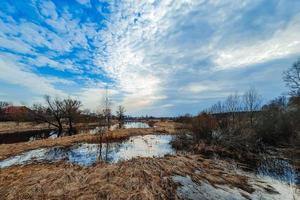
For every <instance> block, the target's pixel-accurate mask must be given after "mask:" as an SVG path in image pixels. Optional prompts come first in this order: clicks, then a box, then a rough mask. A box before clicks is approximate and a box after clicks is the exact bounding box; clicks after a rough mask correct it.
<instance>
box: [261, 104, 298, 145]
mask: <svg viewBox="0 0 300 200" xmlns="http://www.w3.org/2000/svg"><path fill="white" fill-rule="evenodd" d="M291 122H292V120H291V118H290V115H289V113H288V112H287V111H286V110H285V109H284V108H283V107H281V106H278V105H275V104H271V105H269V106H267V107H265V108H264V110H263V111H262V112H261V115H260V118H259V121H258V124H257V126H256V132H257V137H258V138H259V139H261V140H262V142H264V143H267V144H270V145H277V144H279V143H284V142H289V140H290V138H291V136H292V135H293V132H294V131H293V126H292V123H291Z"/></svg>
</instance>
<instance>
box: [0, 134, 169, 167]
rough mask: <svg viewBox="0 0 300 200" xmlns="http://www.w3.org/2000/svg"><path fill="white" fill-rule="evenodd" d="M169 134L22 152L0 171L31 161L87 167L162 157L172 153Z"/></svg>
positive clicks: (4, 162)
mask: <svg viewBox="0 0 300 200" xmlns="http://www.w3.org/2000/svg"><path fill="white" fill-rule="evenodd" d="M171 139H172V136H171V135H145V136H133V137H130V138H129V139H128V140H126V141H123V142H120V143H104V144H86V143H84V144H76V145H74V146H71V147H68V148H64V147H52V148H42V149H37V150H32V151H28V152H25V153H23V154H20V155H17V156H13V157H11V158H8V159H5V160H2V161H0V168H3V167H9V166H12V165H22V164H29V163H32V162H40V161H48V162H54V161H59V160H65V161H67V162H70V163H74V164H79V165H84V166H90V165H92V164H94V163H96V162H97V161H106V162H110V163H115V162H118V161H121V160H128V159H131V158H135V157H138V156H140V157H162V156H164V155H166V154H173V153H174V150H173V149H172V147H171V145H170V144H169V143H170V141H171Z"/></svg>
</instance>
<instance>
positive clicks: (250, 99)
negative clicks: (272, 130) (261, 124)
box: [243, 88, 261, 127]
mask: <svg viewBox="0 0 300 200" xmlns="http://www.w3.org/2000/svg"><path fill="white" fill-rule="evenodd" d="M243 104H244V110H245V111H247V112H248V113H249V117H250V124H251V127H253V117H254V113H255V112H256V111H258V110H259V109H260V107H261V96H260V95H259V94H258V92H257V91H256V90H255V88H250V89H249V90H248V91H247V92H245V93H244V95H243Z"/></svg>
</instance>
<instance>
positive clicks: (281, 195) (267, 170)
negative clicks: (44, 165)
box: [0, 135, 300, 200]
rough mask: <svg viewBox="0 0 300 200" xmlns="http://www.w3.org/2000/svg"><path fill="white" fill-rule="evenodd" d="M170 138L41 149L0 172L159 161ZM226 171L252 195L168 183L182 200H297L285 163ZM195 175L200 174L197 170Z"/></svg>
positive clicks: (185, 181) (183, 179)
mask: <svg viewBox="0 0 300 200" xmlns="http://www.w3.org/2000/svg"><path fill="white" fill-rule="evenodd" d="M173 137H174V136H172V135H145V136H132V137H130V138H129V139H127V140H124V141H122V142H118V143H108V144H103V145H102V147H101V146H100V145H99V144H86V143H82V144H76V145H73V146H70V147H68V148H65V147H51V148H41V149H36V150H31V151H28V152H24V153H22V154H19V155H17V156H13V157H10V158H7V159H5V160H2V161H0V170H1V168H5V167H9V166H13V165H25V164H29V163H33V162H55V161H60V160H64V161H66V162H69V163H74V164H79V165H83V166H91V165H93V164H94V163H96V162H97V161H99V160H104V161H107V162H110V163H116V162H119V161H121V160H128V159H131V158H135V157H139V156H140V157H162V156H164V155H167V154H176V151H175V150H174V149H173V148H172V146H171V144H170V141H171V140H172V138H173ZM214 160H215V162H216V163H218V162H219V160H218V158H216V159H214ZM229 169H230V170H233V172H234V173H235V174H239V175H243V176H247V177H248V183H249V184H250V185H251V187H252V188H253V189H254V192H252V193H248V192H246V191H243V190H241V189H239V188H235V187H230V186H228V185H212V184H210V183H209V182H205V181H201V182H200V183H199V182H198V183H196V182H194V181H193V179H192V178H191V177H189V176H178V175H177V176H172V179H173V181H174V182H176V183H178V185H179V186H178V188H177V193H178V195H179V196H180V197H182V198H183V199H221V200H234V199H236V200H239V199H266V200H271V199H278V200H279V199H285V200H289V199H291V200H293V199H300V191H299V174H297V172H296V170H295V168H294V166H293V164H292V163H291V162H290V161H288V160H285V159H280V158H276V157H269V156H267V155H265V156H263V157H262V159H261V162H260V163H259V164H258V167H257V169H254V172H246V171H243V170H242V169H240V168H239V167H237V165H236V164H234V162H233V163H229V164H228V166H225V167H224V173H226V171H227V170H229ZM231 172H232V171H231ZM195 173H201V170H199V171H195ZM297 188H298V190H297Z"/></svg>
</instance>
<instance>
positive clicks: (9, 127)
mask: <svg viewBox="0 0 300 200" xmlns="http://www.w3.org/2000/svg"><path fill="white" fill-rule="evenodd" d="M97 124H98V123H77V124H76V125H75V127H77V128H79V129H86V128H88V127H95V126H97ZM64 126H65V127H67V125H64ZM49 129H54V127H53V126H49V124H47V123H38V124H37V123H34V122H20V123H17V122H0V134H8V133H9V134H14V133H20V132H27V131H39V130H49Z"/></svg>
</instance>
